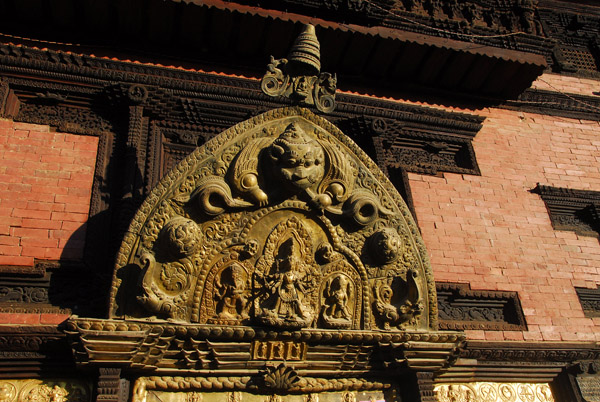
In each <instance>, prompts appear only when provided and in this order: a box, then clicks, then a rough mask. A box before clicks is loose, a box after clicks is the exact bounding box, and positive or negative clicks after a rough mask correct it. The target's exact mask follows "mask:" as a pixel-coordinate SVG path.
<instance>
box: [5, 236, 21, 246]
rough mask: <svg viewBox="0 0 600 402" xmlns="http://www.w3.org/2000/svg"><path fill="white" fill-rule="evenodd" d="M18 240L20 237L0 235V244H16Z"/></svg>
mask: <svg viewBox="0 0 600 402" xmlns="http://www.w3.org/2000/svg"><path fill="white" fill-rule="evenodd" d="M20 242H21V239H20V238H18V237H14V236H6V235H0V245H5V246H18V245H19V243H20Z"/></svg>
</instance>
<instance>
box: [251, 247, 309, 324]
mask: <svg viewBox="0 0 600 402" xmlns="http://www.w3.org/2000/svg"><path fill="white" fill-rule="evenodd" d="M272 272H273V273H272V274H270V275H267V276H265V288H266V289H267V291H268V293H269V294H270V296H269V297H268V298H267V299H266V300H265V303H264V304H263V309H262V310H263V314H262V316H263V321H264V322H265V323H268V324H271V325H280V326H281V325H282V326H285V327H304V326H306V325H308V324H309V323H310V322H311V321H312V319H313V317H314V313H313V310H312V307H311V306H310V305H308V304H306V303H305V302H304V298H305V297H306V293H307V292H308V291H310V289H312V288H313V287H314V286H315V283H313V282H314V278H311V276H310V275H307V273H306V272H304V271H303V269H302V258H301V257H300V255H299V250H298V246H297V244H296V243H295V241H294V238H293V237H290V238H288V239H287V240H285V241H284V242H283V243H282V244H281V246H279V250H278V253H277V257H276V258H275V261H274V263H273V271H272Z"/></svg>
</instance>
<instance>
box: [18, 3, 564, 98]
mask: <svg viewBox="0 0 600 402" xmlns="http://www.w3.org/2000/svg"><path fill="white" fill-rule="evenodd" d="M185 3H186V4H184V2H180V3H179V2H178V3H176V2H165V3H164V7H165V8H166V9H167V10H168V11H169V12H172V13H175V14H177V10H178V8H177V7H187V8H186V10H188V11H194V12H195V13H198V14H199V15H200V16H201V17H202V18H208V19H210V20H218V21H223V23H217V24H207V25H208V28H207V29H206V31H205V32H203V34H202V35H200V36H201V37H202V39H195V38H188V37H186V38H185V40H183V39H178V40H176V41H175V42H173V43H165V41H166V39H165V38H169V37H178V36H179V32H177V34H176V33H175V31H174V30H175V28H173V27H181V30H182V31H185V30H190V29H192V28H191V27H186V26H184V25H185V24H186V23H188V24H189V22H186V21H187V20H185V19H182V18H181V17H177V18H178V19H177V21H176V22H174V23H173V24H172V26H173V27H167V28H165V27H161V26H160V25H159V23H157V22H156V21H138V23H140V24H141V23H144V24H148V25H149V27H150V28H149V29H148V31H149V33H148V35H149V37H147V38H144V37H139V38H138V39H137V40H136V39H135V38H136V37H137V36H128V39H127V40H128V41H129V42H130V43H128V44H127V45H125V44H124V45H123V46H127V52H126V53H124V55H125V56H124V57H123V58H138V59H139V60H140V61H142V62H152V61H156V60H160V62H162V63H164V64H174V67H183V68H189V66H190V65H193V66H202V67H203V68H207V69H211V70H215V71H219V70H223V71H228V72H232V73H236V74H240V75H242V74H243V75H246V76H248V75H253V76H258V75H259V74H260V73H261V71H262V69H263V68H264V63H265V60H267V59H268V55H269V54H271V55H273V54H283V53H285V52H286V51H287V49H289V47H290V44H291V41H292V40H293V37H292V36H293V34H294V31H295V30H296V28H297V26H298V25H300V24H306V23H311V24H313V25H315V26H316V27H317V31H318V32H317V34H318V35H319V38H320V41H321V45H322V52H323V54H324V55H325V54H327V55H328V56H327V57H324V60H323V66H322V68H323V70H324V71H331V72H335V73H337V74H338V77H340V78H343V79H341V80H340V83H343V87H342V88H341V89H355V88H361V87H367V88H369V90H371V91H372V92H374V93H376V94H377V93H379V92H385V91H388V90H389V89H390V88H393V89H394V90H398V89H404V90H405V89H407V88H408V89H410V90H412V91H416V90H418V89H419V88H423V87H427V88H435V89H436V90H437V89H442V90H446V91H451V92H452V93H462V94H470V95H477V96H490V97H494V98H507V97H508V98H510V97H515V96H517V95H518V94H520V93H521V92H522V91H523V90H525V89H526V88H528V87H529V86H530V85H531V83H532V82H533V81H534V80H535V79H536V78H537V77H538V76H539V75H540V74H541V73H542V72H543V70H544V69H545V68H546V58H545V56H546V55H548V54H549V53H550V52H551V48H552V46H553V42H552V41H551V40H548V39H547V38H544V37H541V36H536V35H532V34H527V33H523V34H519V35H518V37H513V36H508V37H506V38H505V37H502V36H503V34H501V35H500V37H498V38H496V36H498V35H494V33H495V31H494V32H489V33H488V34H484V35H479V34H478V35H475V36H472V37H469V36H465V35H448V34H444V33H440V32H438V30H439V28H433V29H429V28H426V29H425V31H423V32H419V31H411V26H404V25H402V24H400V25H399V24H398V23H397V22H395V21H387V22H386V23H385V24H380V25H378V26H367V24H364V25H363V24H351V25H347V24H345V23H340V22H333V21H328V20H325V19H320V18H311V17H308V16H305V15H300V14H294V13H287V12H284V11H278V10H266V9H261V8H256V7H249V6H244V5H241V4H235V3H230V2H222V1H218V0H211V1H202V2H201V3H200V2H196V1H188V2H185ZM100 7H102V6H100ZM120 12H125V11H123V10H121V11H120ZM98 14H101V13H98ZM180 14H181V15H186V14H187V11H186V12H182V13H180ZM73 15H76V14H73ZM115 15H116V16H115V18H117V16H118V15H119V12H117V13H115ZM23 18H26V16H23ZM98 18H100V17H98ZM138 18H143V17H138ZM121 19H123V20H128V19H127V18H123V17H121ZM239 19H242V20H243V22H244V24H243V26H242V29H240V30H239V32H238V31H235V30H232V29H231V26H237V25H238V22H239ZM94 22H95V23H96V24H97V23H98V21H95V20H94ZM112 22H114V23H115V24H116V27H115V30H114V31H113V32H107V33H106V34H105V35H103V33H102V31H98V32H96V31H94V32H87V31H86V33H87V34H89V35H90V36H91V37H93V38H95V39H96V42H97V43H98V44H100V45H103V44H106V41H107V38H110V37H111V35H115V34H117V33H116V32H120V31H127V30H128V29H131V27H130V25H129V24H128V26H127V27H121V26H120V24H119V20H118V18H117V21H107V22H105V23H103V24H101V25H102V26H103V27H104V26H111V24H112ZM161 22H162V21H161ZM86 25H87V24H85V23H82V24H81V26H84V27H85V26H86ZM246 25H247V26H251V27H252V29H251V30H247V29H244V27H245V26H246ZM409 25H410V24H409ZM421 25H423V24H421ZM21 26H23V24H21ZM418 27H420V25H418V24H417V28H418ZM54 28H55V27H54V26H52V27H51V28H50V27H49V28H48V29H49V30H52V31H49V33H48V36H50V35H51V34H50V32H54ZM84 29H87V28H84ZM160 29H167V30H168V31H169V32H167V33H165V34H164V35H160V38H158V36H157V35H156V34H157V32H159V31H160ZM171 30H173V32H170V31H171ZM447 30H448V31H449V32H450V31H453V30H456V28H452V27H448V28H447ZM265 31H267V32H268V35H269V39H268V40H265V39H264V38H263V37H262V36H261V35H262V32H265ZM442 31H444V29H442ZM496 33H497V32H496ZM510 34H511V33H510V32H509V35H510ZM448 36H450V37H452V38H449V37H448ZM43 37H44V35H43V34H41V38H43ZM486 37H489V39H486ZM211 39H215V40H211ZM217 39H218V40H217ZM10 40H11V42H13V43H20V44H29V45H34V46H35V45H38V43H36V42H30V41H28V40H27V39H18V38H11V39H10ZM108 40H110V39H108ZM196 40H203V42H202V43H204V45H201V46H200V44H198V48H197V47H196V43H195V42H193V41H196ZM190 41H192V43H190ZM65 42H66V41H65ZM243 43H248V44H252V49H253V51H252V52H251V53H248V50H247V49H248V48H247V47H245V46H243V45H241V44H243ZM44 45H45V46H46V45H47V47H48V48H50V49H55V50H66V51H69V52H76V53H81V52H82V49H86V52H88V53H94V54H96V55H102V56H106V57H110V58H112V57H115V55H117V56H118V55H119V54H123V53H119V52H122V51H119V50H118V49H117V48H116V47H113V46H111V45H108V46H100V47H98V48H94V47H93V46H89V47H87V48H86V47H83V46H81V45H71V44H68V43H62V44H59V43H51V42H48V43H44ZM161 46H162V47H161ZM207 46H208V47H207ZM107 49H110V50H107ZM223 49H230V51H229V50H228V52H227V53H226V54H224V52H223ZM343 49H353V52H352V54H350V53H349V52H345V51H344V50H343ZM156 54H160V55H161V56H159V57H157V56H156ZM365 54H368V55H369V57H362V56H360V55H365ZM153 55H154V56H153ZM390 55H392V57H390ZM174 60H176V61H174ZM182 60H183V61H182ZM365 77H369V78H367V79H365Z"/></svg>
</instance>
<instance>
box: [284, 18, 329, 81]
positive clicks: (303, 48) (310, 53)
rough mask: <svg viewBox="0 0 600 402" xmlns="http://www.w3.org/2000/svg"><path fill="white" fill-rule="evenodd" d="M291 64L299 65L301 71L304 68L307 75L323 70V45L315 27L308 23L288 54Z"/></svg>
mask: <svg viewBox="0 0 600 402" xmlns="http://www.w3.org/2000/svg"><path fill="white" fill-rule="evenodd" d="M288 60H289V62H290V65H291V64H296V65H298V66H299V69H298V70H299V71H302V70H304V72H305V73H307V75H316V74H319V73H320V72H321V45H320V44H319V40H318V39H317V34H316V33H315V27H314V26H313V25H310V24H307V25H305V26H304V29H302V32H301V33H300V35H298V37H297V38H296V40H295V41H294V45H293V46H292V49H291V50H290V53H289V54H288Z"/></svg>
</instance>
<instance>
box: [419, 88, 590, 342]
mask: <svg viewBox="0 0 600 402" xmlns="http://www.w3.org/2000/svg"><path fill="white" fill-rule="evenodd" d="M596 85H597V84H596ZM467 112H469V111H467ZM475 113H477V114H482V115H485V116H486V120H485V122H484V126H483V129H482V130H481V131H480V132H479V133H478V134H477V136H476V138H475V140H474V149H475V153H476V155H477V161H478V163H479V167H480V169H481V176H470V175H460V174H448V173H446V174H444V175H443V177H432V176H425V175H418V174H410V175H409V178H410V185H411V189H412V194H413V198H414V205H415V209H416V213H417V217H418V220H419V224H420V227H421V230H422V234H423V238H424V241H425V243H426V246H427V249H428V251H429V255H430V257H431V263H432V266H433V270H434V275H435V279H436V280H437V281H446V282H447V281H453V282H468V283H470V284H471V286H472V288H474V289H492V290H502V291H517V292H518V293H519V297H520V300H521V304H522V307H523V309H524V313H525V317H526V320H527V325H528V331H526V332H523V333H521V332H512V331H508V332H494V331H467V332H468V335H469V337H470V338H472V339H487V340H535V341H553V340H565V341H567V340H568V341H590V340H592V341H600V320H595V321H594V320H593V319H590V318H585V317H584V314H583V311H582V309H581V305H580V303H579V300H578V298H577V295H576V293H575V289H574V287H575V286H578V287H592V288H595V287H596V285H597V284H600V243H599V241H598V239H597V238H594V237H584V236H578V235H576V234H575V233H573V232H567V231H556V230H554V229H553V228H552V226H551V223H550V218H549V216H548V212H547V210H546V207H545V205H544V202H543V201H542V200H541V198H540V197H539V195H537V194H533V193H531V192H530V190H531V189H533V188H534V187H535V186H536V184H537V183H538V182H539V183H542V184H547V185H551V186H557V187H567V188H573V189H585V190H594V191H600V123H599V122H595V121H582V120H575V119H566V118H560V117H550V116H543V115H537V114H528V113H520V112H515V111H507V110H499V109H486V110H477V111H475Z"/></svg>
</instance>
